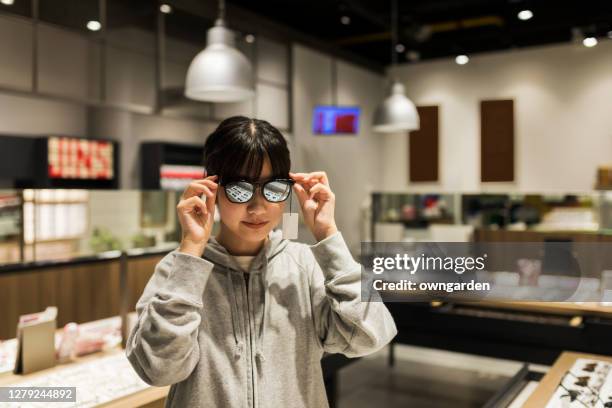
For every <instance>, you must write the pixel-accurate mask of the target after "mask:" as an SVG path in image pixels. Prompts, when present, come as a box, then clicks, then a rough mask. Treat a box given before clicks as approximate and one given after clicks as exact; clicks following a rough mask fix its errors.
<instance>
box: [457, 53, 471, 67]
mask: <svg viewBox="0 0 612 408" xmlns="http://www.w3.org/2000/svg"><path fill="white" fill-rule="evenodd" d="M455 62H456V63H457V64H459V65H465V64H467V63H468V62H470V58H469V57H468V56H467V55H463V54H461V55H457V57H456V58H455Z"/></svg>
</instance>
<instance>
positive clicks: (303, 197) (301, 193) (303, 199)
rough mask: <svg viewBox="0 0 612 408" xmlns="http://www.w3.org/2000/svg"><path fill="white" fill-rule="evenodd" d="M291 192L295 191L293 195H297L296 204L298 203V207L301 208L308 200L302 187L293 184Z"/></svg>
mask: <svg viewBox="0 0 612 408" xmlns="http://www.w3.org/2000/svg"><path fill="white" fill-rule="evenodd" d="M293 190H294V191H295V194H296V195H297V198H298V202H299V203H300V207H302V208H303V207H304V203H305V202H306V200H308V193H307V192H306V190H305V189H304V187H303V186H302V185H301V184H298V183H295V184H294V185H293Z"/></svg>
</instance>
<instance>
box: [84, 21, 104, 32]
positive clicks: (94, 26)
mask: <svg viewBox="0 0 612 408" xmlns="http://www.w3.org/2000/svg"><path fill="white" fill-rule="evenodd" d="M101 28H102V24H100V22H99V21H96V20H91V21H88V22H87V29H88V30H91V31H98V30H99V29H101Z"/></svg>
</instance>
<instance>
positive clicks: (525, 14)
mask: <svg viewBox="0 0 612 408" xmlns="http://www.w3.org/2000/svg"><path fill="white" fill-rule="evenodd" d="M517 17H518V18H519V20H523V21H527V20H531V19H532V18H533V11H531V10H521V11H519V13H518V15H517Z"/></svg>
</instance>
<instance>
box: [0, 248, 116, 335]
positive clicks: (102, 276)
mask: <svg viewBox="0 0 612 408" xmlns="http://www.w3.org/2000/svg"><path fill="white" fill-rule="evenodd" d="M119 301H120V299H119V261H117V260H113V261H103V262H96V263H88V264H82V265H72V266H62V267H54V268H46V269H43V270H39V271H22V272H17V273H12V274H5V275H0V311H1V312H0V313H1V315H0V339H6V338H12V337H15V328H16V326H17V321H18V319H19V316H20V315H22V314H26V313H34V312H40V311H42V310H44V309H45V308H46V307H47V306H57V308H58V322H57V323H58V327H61V326H63V325H65V324H66V323H68V322H77V323H84V322H88V321H92V320H98V319H102V318H105V317H110V316H116V315H118V314H119Z"/></svg>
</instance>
